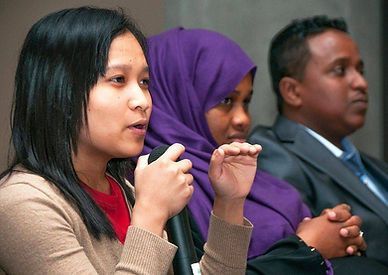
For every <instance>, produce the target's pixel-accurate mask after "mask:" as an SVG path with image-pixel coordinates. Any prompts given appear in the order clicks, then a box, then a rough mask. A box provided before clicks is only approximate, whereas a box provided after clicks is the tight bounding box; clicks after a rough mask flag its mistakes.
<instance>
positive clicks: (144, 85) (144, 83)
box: [140, 78, 150, 88]
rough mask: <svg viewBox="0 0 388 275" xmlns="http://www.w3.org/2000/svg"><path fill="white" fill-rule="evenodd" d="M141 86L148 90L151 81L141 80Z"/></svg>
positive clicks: (147, 79)
mask: <svg viewBox="0 0 388 275" xmlns="http://www.w3.org/2000/svg"><path fill="white" fill-rule="evenodd" d="M140 85H142V86H143V87H145V88H148V86H149V85H150V79H149V78H144V79H142V80H140Z"/></svg>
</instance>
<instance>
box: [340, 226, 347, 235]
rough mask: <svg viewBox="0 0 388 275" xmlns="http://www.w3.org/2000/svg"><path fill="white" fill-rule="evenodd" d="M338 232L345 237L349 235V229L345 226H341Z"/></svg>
mask: <svg viewBox="0 0 388 275" xmlns="http://www.w3.org/2000/svg"><path fill="white" fill-rule="evenodd" d="M340 234H341V236H344V237H347V236H348V235H349V231H348V230H347V229H345V228H341V230H340Z"/></svg>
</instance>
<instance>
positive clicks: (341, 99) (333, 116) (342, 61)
mask: <svg viewBox="0 0 388 275" xmlns="http://www.w3.org/2000/svg"><path fill="white" fill-rule="evenodd" d="M307 44H308V46H309V50H310V59H309V61H308V62H307V64H306V68H305V71H304V77H303V79H302V80H301V81H299V89H300V90H299V91H300V96H301V104H302V105H301V108H300V109H299V112H300V113H299V115H300V117H301V119H302V121H300V122H301V123H302V124H304V125H306V126H307V127H309V128H311V129H313V130H315V131H316V132H318V133H319V134H321V135H322V136H324V137H325V138H327V139H329V140H331V141H332V142H333V141H334V140H336V141H338V140H341V139H342V138H343V137H345V136H347V135H349V134H351V133H353V132H354V131H356V130H357V129H359V128H360V127H362V126H363V124H364V121H365V115H366V111H367V107H368V94H367V88H368V84H367V82H366V80H365V78H364V76H363V69H364V68H363V67H364V66H363V62H362V60H361V57H360V54H359V51H358V48H357V45H356V44H355V42H354V41H353V40H352V39H351V38H350V36H349V35H348V34H346V33H344V32H341V31H337V30H327V31H325V32H323V33H320V34H317V35H314V36H312V37H311V38H309V39H308V40H307ZM334 143H335V142H334Z"/></svg>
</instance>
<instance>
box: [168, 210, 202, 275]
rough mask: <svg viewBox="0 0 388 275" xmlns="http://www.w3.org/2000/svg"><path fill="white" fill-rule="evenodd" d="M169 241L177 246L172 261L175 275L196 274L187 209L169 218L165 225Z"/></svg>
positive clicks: (195, 260)
mask: <svg viewBox="0 0 388 275" xmlns="http://www.w3.org/2000/svg"><path fill="white" fill-rule="evenodd" d="M166 231H167V233H168V238H169V240H170V241H171V242H172V243H174V244H175V245H177V246H178V251H177V253H176V254H175V257H174V260H173V267H174V273H175V274H179V275H180V274H182V275H193V274H194V275H195V274H199V273H198V269H199V268H198V266H197V265H198V264H197V262H198V260H197V256H196V255H195V250H194V242H193V237H192V236H191V232H190V222H189V216H188V211H187V208H186V207H185V208H183V210H182V211H181V212H180V213H179V214H177V215H176V216H174V217H172V218H170V219H169V220H168V221H167V224H166Z"/></svg>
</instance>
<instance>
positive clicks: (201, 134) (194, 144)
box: [143, 28, 310, 258]
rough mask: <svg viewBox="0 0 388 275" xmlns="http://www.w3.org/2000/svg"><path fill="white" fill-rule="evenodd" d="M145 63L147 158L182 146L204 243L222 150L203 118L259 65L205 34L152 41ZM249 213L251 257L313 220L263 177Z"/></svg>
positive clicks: (172, 33)
mask: <svg viewBox="0 0 388 275" xmlns="http://www.w3.org/2000/svg"><path fill="white" fill-rule="evenodd" d="M148 42H149V45H148V46H149V49H148V62H149V66H150V76H151V83H150V91H151V95H152V99H153V110H152V115H151V119H150V126H149V129H148V132H147V136H146V140H145V146H144V151H143V153H149V152H150V151H151V150H152V148H154V147H156V146H158V145H160V144H173V143H176V142H178V143H181V144H183V145H184V146H185V147H186V151H185V153H184V154H183V156H182V158H188V159H190V160H191V161H192V163H193V168H192V169H191V170H190V173H192V174H193V176H194V182H193V185H194V194H193V197H192V198H191V200H190V202H189V205H188V207H189V210H190V213H191V215H192V218H193V219H194V220H195V222H196V224H197V225H198V227H199V230H200V234H201V235H202V237H203V239H204V240H206V239H207V231H208V226H209V215H210V212H211V210H212V205H213V199H214V192H213V189H212V187H211V184H210V181H209V179H208V175H207V172H208V168H209V162H210V157H211V154H212V152H213V150H214V149H215V148H217V147H218V145H217V143H216V141H215V140H214V138H213V137H212V135H211V133H210V130H209V127H208V125H207V122H206V117H205V113H206V112H207V111H208V110H209V109H211V108H212V107H214V106H216V105H217V104H218V103H219V102H221V100H223V99H224V98H225V97H226V96H228V95H229V94H230V93H231V92H232V91H233V90H234V89H235V87H236V86H237V85H238V84H239V82H240V81H241V80H242V79H243V78H244V77H245V75H247V74H248V73H252V75H253V76H254V75H255V72H256V66H255V64H254V63H253V62H252V60H251V59H250V58H249V57H248V56H247V55H246V54H245V52H244V51H243V50H242V49H241V48H240V47H239V46H238V45H237V44H236V43H235V42H233V41H232V40H230V39H229V38H227V37H225V36H223V35H221V34H219V33H216V32H213V31H210V30H204V29H184V28H175V29H172V30H169V31H166V32H164V33H161V34H159V35H156V36H153V37H150V38H149V40H148ZM244 215H245V216H246V217H247V218H248V219H249V220H250V221H251V222H252V223H253V224H254V229H253V234H252V240H251V243H250V247H249V251H248V258H253V257H256V256H258V255H261V254H263V253H264V252H265V251H266V250H267V249H268V248H269V247H270V246H271V245H272V244H274V243H275V242H276V241H278V240H280V239H282V238H284V237H286V236H288V235H291V234H294V233H295V230H296V228H297V226H298V224H299V223H300V221H301V220H302V219H303V218H304V217H306V216H309V215H310V213H309V211H308V209H307V208H306V206H305V205H304V204H303V203H302V202H301V200H300V197H299V195H298V193H297V191H296V190H294V188H293V187H291V186H290V185H289V184H288V183H286V182H284V181H281V180H278V179H276V178H274V177H272V176H270V175H268V174H266V173H264V172H258V173H257V174H256V177H255V180H254V183H253V186H252V190H251V192H250V194H249V196H248V198H247V200H246V203H245V208H244Z"/></svg>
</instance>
